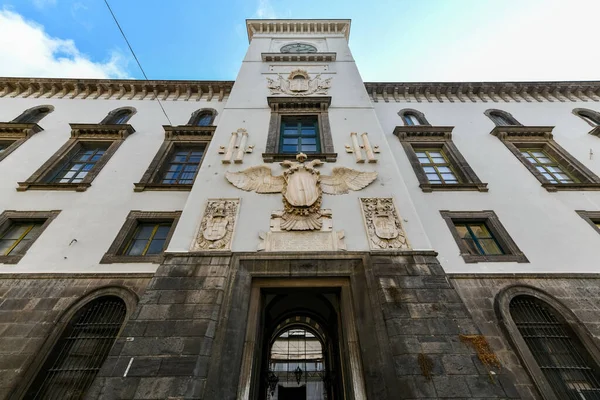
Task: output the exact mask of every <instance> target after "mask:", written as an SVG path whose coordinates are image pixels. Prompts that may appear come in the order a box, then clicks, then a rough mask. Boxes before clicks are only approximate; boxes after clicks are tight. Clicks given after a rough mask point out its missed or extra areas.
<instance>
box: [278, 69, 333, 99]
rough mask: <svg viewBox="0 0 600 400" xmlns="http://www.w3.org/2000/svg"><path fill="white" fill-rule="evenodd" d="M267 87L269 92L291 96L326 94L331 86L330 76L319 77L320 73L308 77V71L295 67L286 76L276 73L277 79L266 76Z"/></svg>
mask: <svg viewBox="0 0 600 400" xmlns="http://www.w3.org/2000/svg"><path fill="white" fill-rule="evenodd" d="M267 87H268V88H269V90H270V91H271V94H287V95H291V96H309V95H312V94H327V91H328V90H329V88H330V87H331V78H327V79H321V74H318V75H317V76H315V77H314V78H312V79H311V78H310V75H308V72H306V71H304V70H301V69H297V70H294V71H292V72H290V75H289V76H288V77H287V78H284V77H283V76H281V74H277V79H271V78H267Z"/></svg>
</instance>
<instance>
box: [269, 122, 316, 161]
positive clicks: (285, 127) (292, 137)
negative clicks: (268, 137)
mask: <svg viewBox="0 0 600 400" xmlns="http://www.w3.org/2000/svg"><path fill="white" fill-rule="evenodd" d="M279 152H280V153H286V154H298V153H306V154H309V153H320V152H321V143H320V141H319V124H318V118H317V117H316V116H302V117H292V116H286V117H282V118H281V134H280V137H279Z"/></svg>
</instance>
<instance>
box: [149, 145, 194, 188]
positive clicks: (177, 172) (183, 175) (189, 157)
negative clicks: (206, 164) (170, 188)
mask: <svg viewBox="0 0 600 400" xmlns="http://www.w3.org/2000/svg"><path fill="white" fill-rule="evenodd" d="M203 155H204V146H203V145H198V146H185V147H176V148H174V149H173V151H172V154H171V156H170V159H169V162H168V163H167V164H166V165H165V166H164V167H163V172H162V174H161V176H160V182H159V183H162V184H169V185H191V184H193V183H194V178H195V177H196V173H197V172H198V169H199V168H200V163H201V161H202V156H203Z"/></svg>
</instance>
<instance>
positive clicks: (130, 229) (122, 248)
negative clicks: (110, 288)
mask: <svg viewBox="0 0 600 400" xmlns="http://www.w3.org/2000/svg"><path fill="white" fill-rule="evenodd" d="M180 215H181V211H172V212H162V211H161V212H152V211H131V212H130V213H129V215H128V216H127V219H126V220H125V223H124V224H123V226H122V227H121V230H120V231H119V233H118V234H117V237H116V238H115V240H114V241H113V243H112V244H111V246H110V248H109V249H108V251H107V252H106V254H105V255H104V257H102V260H101V261H100V262H101V263H119V262H122V263H128V262H151V263H160V262H162V260H163V252H164V250H165V249H166V248H167V246H168V245H169V241H170V240H171V236H172V235H173V231H174V230H175V227H176V226H177V221H178V220H179V217H180Z"/></svg>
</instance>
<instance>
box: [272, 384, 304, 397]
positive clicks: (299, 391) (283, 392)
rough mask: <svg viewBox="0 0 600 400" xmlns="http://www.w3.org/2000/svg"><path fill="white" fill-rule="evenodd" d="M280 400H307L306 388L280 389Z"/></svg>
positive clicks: (281, 387) (280, 387)
mask: <svg viewBox="0 0 600 400" xmlns="http://www.w3.org/2000/svg"><path fill="white" fill-rule="evenodd" d="M277 391H278V393H279V396H277V397H278V400H306V386H301V387H297V388H295V387H283V386H279V387H278V390H277Z"/></svg>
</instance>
